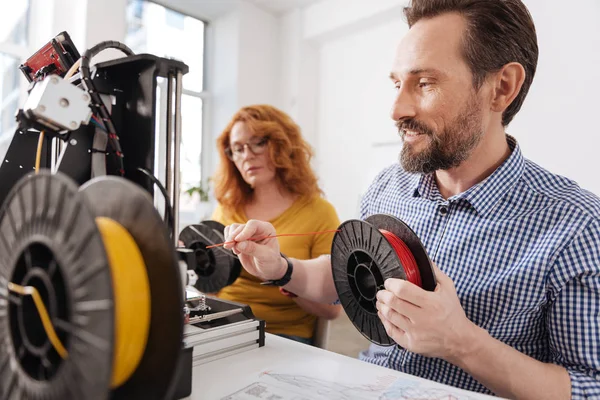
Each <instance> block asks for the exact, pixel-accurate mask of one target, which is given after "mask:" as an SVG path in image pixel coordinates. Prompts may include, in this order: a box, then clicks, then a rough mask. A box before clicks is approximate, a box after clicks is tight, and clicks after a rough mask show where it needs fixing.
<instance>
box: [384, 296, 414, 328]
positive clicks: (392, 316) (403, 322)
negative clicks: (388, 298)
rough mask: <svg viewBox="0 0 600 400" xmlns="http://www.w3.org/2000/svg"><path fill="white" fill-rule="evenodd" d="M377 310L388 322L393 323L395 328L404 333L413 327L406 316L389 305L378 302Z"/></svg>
mask: <svg viewBox="0 0 600 400" xmlns="http://www.w3.org/2000/svg"><path fill="white" fill-rule="evenodd" d="M377 310H378V311H379V313H380V314H381V315H383V316H384V317H385V319H386V320H387V321H389V322H391V323H392V324H393V325H394V326H396V327H398V328H400V329H402V330H403V331H407V330H408V329H409V328H410V326H411V325H412V322H411V321H410V320H409V319H408V318H406V317H405V316H404V315H401V314H400V313H399V312H397V311H396V310H394V309H393V308H392V307H390V306H388V305H387V304H384V303H381V302H379V301H378V302H377Z"/></svg>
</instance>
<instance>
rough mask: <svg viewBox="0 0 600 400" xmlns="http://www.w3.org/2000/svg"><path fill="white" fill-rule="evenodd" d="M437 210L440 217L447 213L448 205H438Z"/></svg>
mask: <svg viewBox="0 0 600 400" xmlns="http://www.w3.org/2000/svg"><path fill="white" fill-rule="evenodd" d="M438 212H439V213H440V215H441V216H442V217H443V216H445V215H446V214H448V206H440V208H438Z"/></svg>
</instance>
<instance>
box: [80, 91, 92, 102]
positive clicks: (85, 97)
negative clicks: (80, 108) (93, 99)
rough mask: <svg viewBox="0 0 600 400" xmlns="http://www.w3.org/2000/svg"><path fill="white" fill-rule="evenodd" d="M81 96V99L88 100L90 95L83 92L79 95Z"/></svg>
mask: <svg viewBox="0 0 600 400" xmlns="http://www.w3.org/2000/svg"><path fill="white" fill-rule="evenodd" d="M81 97H82V98H83V101H89V100H90V96H88V95H87V94H85V93H84V94H83V96H81Z"/></svg>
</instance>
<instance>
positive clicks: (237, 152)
mask: <svg viewBox="0 0 600 400" xmlns="http://www.w3.org/2000/svg"><path fill="white" fill-rule="evenodd" d="M268 143H269V138H268V137H266V136H265V137H261V138H252V139H250V140H249V141H248V142H246V143H244V144H242V143H236V144H234V145H233V147H227V148H226V149H225V154H226V155H227V157H228V158H229V159H230V160H231V161H235V160H239V159H240V158H242V157H243V156H244V151H245V150H246V146H248V150H250V151H251V152H252V154H254V155H255V156H258V155H260V154H262V153H264V152H265V150H266V149H267V144H268Z"/></svg>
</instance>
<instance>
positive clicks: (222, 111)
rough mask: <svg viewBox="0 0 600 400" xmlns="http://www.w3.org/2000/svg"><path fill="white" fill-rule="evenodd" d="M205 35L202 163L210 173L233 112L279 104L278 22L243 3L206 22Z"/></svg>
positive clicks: (279, 44) (273, 17)
mask: <svg viewBox="0 0 600 400" xmlns="http://www.w3.org/2000/svg"><path fill="white" fill-rule="evenodd" d="M207 37H209V38H210V41H209V42H208V43H207V51H208V52H209V54H210V55H212V57H211V59H210V60H209V61H208V62H209V74H208V79H207V90H208V91H209V93H210V95H211V105H210V110H209V112H208V116H209V118H210V124H209V126H208V136H207V137H206V139H207V141H208V143H206V146H205V147H204V148H205V149H207V151H206V152H205V153H204V154H203V158H204V159H203V165H205V166H206V168H207V171H210V172H211V173H212V172H213V171H214V169H215V167H216V164H217V162H218V156H217V154H216V146H215V139H216V138H217V137H218V136H219V135H220V133H221V132H222V130H223V129H224V128H225V126H226V125H227V123H228V122H229V120H230V119H231V117H232V116H233V114H234V113H235V112H236V111H237V110H238V109H240V108H241V107H243V106H246V105H250V104H256V103H268V104H279V103H280V102H281V100H280V99H281V90H280V82H281V67H280V66H281V63H280V57H281V43H280V38H279V19H278V18H277V17H275V16H274V15H272V14H269V13H267V12H265V11H263V10H262V9H260V8H258V7H256V6H254V5H252V4H247V3H241V4H240V5H239V6H238V7H236V9H235V10H233V11H231V12H229V13H227V14H225V15H223V16H220V17H219V18H216V19H215V20H213V21H210V22H209V35H208V36H207Z"/></svg>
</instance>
